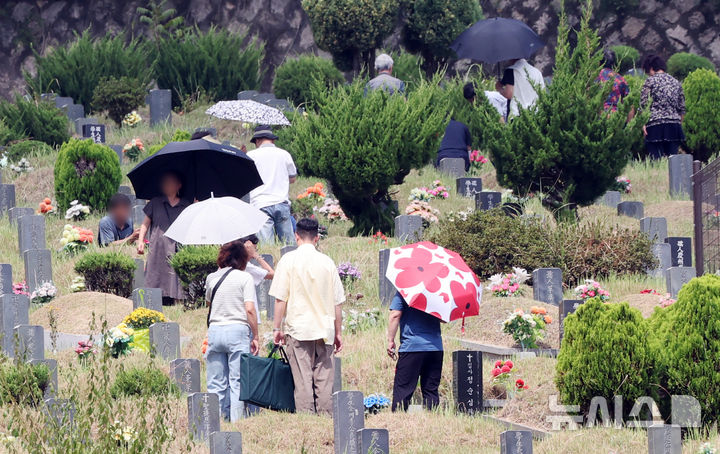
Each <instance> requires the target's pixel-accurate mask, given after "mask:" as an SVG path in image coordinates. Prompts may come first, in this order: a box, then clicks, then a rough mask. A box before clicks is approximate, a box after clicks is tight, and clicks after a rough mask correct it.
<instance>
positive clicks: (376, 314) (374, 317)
mask: <svg viewBox="0 0 720 454" xmlns="http://www.w3.org/2000/svg"><path fill="white" fill-rule="evenodd" d="M381 318H382V314H381V313H380V309H378V308H371V309H366V310H364V311H358V310H356V309H350V310H349V311H348V313H347V314H345V313H343V319H344V321H345V324H346V325H347V329H348V331H350V332H351V333H352V334H356V333H358V332H360V331H365V330H367V329H370V328H372V327H375V326H377V325H379V324H380V319H381Z"/></svg>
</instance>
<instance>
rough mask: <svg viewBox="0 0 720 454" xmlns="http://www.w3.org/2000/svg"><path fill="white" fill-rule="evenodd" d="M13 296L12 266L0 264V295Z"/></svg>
mask: <svg viewBox="0 0 720 454" xmlns="http://www.w3.org/2000/svg"><path fill="white" fill-rule="evenodd" d="M5 294H8V295H12V294H13V277H12V265H10V264H9V263H0V295H5Z"/></svg>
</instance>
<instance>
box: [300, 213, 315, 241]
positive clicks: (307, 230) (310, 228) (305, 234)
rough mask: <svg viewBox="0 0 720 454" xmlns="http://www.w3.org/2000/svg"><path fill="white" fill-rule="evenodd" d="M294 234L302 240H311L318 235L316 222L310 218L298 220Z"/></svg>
mask: <svg viewBox="0 0 720 454" xmlns="http://www.w3.org/2000/svg"><path fill="white" fill-rule="evenodd" d="M296 232H297V234H298V236H299V237H300V238H302V239H303V240H306V241H310V240H313V239H315V238H316V237H317V236H318V235H319V230H318V221H317V220H315V219H312V218H303V219H300V220H299V221H298V222H297V226H296Z"/></svg>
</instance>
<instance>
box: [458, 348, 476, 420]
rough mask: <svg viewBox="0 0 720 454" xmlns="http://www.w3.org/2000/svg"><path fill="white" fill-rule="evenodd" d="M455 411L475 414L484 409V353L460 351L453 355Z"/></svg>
mask: <svg viewBox="0 0 720 454" xmlns="http://www.w3.org/2000/svg"><path fill="white" fill-rule="evenodd" d="M452 360H453V394H454V395H455V409H456V410H457V411H459V412H462V413H468V414H471V415H472V414H475V413H479V412H481V411H482V409H483V382H482V352H480V351H469V350H458V351H454V352H453V353H452Z"/></svg>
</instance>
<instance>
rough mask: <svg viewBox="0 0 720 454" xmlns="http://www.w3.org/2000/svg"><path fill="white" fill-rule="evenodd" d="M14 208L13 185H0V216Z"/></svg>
mask: <svg viewBox="0 0 720 454" xmlns="http://www.w3.org/2000/svg"><path fill="white" fill-rule="evenodd" d="M10 208H15V185H14V184H0V216H5V213H7V212H8V210H10Z"/></svg>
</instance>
